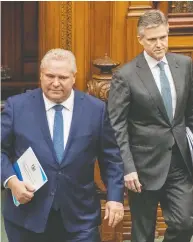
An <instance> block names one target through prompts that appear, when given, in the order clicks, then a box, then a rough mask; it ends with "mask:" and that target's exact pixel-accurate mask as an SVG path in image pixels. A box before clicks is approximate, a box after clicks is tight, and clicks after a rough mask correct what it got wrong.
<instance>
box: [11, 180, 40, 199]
mask: <svg viewBox="0 0 193 242" xmlns="http://www.w3.org/2000/svg"><path fill="white" fill-rule="evenodd" d="M7 186H8V187H9V188H10V189H11V192H12V194H13V195H14V196H15V198H16V199H17V200H18V201H19V202H20V203H21V204H25V203H28V202H30V201H31V199H32V198H33V196H34V191H35V188H34V187H33V186H32V185H31V184H30V183H29V182H23V181H20V180H19V179H18V178H17V177H12V178H10V180H9V181H8V182H7Z"/></svg>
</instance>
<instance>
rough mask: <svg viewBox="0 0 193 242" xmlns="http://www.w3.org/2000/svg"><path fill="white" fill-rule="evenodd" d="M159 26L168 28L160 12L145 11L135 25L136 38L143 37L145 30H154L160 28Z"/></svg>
mask: <svg viewBox="0 0 193 242" xmlns="http://www.w3.org/2000/svg"><path fill="white" fill-rule="evenodd" d="M161 24H163V25H166V26H167V27H168V31H169V26H168V19H167V17H166V16H165V15H164V14H163V13H162V12H161V11H160V10H156V9H153V10H149V11H146V12H145V13H144V14H142V15H141V16H140V17H139V20H138V24H137V31H138V36H143V35H144V29H145V28H148V29H149V28H155V27H158V26H160V25H161Z"/></svg>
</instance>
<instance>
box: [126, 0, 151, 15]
mask: <svg viewBox="0 0 193 242" xmlns="http://www.w3.org/2000/svg"><path fill="white" fill-rule="evenodd" d="M152 8H153V2H152V1H144V2H143V1H139V2H136V1H133V2H132V1H130V2H129V7H128V12H127V17H139V16H140V15H141V14H143V13H144V12H145V11H147V10H150V9H152Z"/></svg>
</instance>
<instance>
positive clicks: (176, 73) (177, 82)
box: [166, 53, 184, 121]
mask: <svg viewBox="0 0 193 242" xmlns="http://www.w3.org/2000/svg"><path fill="white" fill-rule="evenodd" d="M166 58H167V60H168V64H169V67H170V71H171V73H172V78H173V81H174V86H175V89H176V108H175V114H174V119H173V121H174V120H175V118H177V116H178V113H179V111H180V100H181V96H182V92H183V85H184V83H183V82H182V80H181V77H180V76H181V73H180V68H179V63H178V62H177V61H176V60H175V58H174V55H172V54H169V53H168V54H167V55H166Z"/></svg>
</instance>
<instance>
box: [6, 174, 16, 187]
mask: <svg viewBox="0 0 193 242" xmlns="http://www.w3.org/2000/svg"><path fill="white" fill-rule="evenodd" d="M14 176H16V175H13V176H10V177H8V178H7V179H6V180H5V181H4V183H3V186H4V187H5V188H8V186H7V182H8V181H9V180H10V179H11V178H12V177H14Z"/></svg>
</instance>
